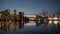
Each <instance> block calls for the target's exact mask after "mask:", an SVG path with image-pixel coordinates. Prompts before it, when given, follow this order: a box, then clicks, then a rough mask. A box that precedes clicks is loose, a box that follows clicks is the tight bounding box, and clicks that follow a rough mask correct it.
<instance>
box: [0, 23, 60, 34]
mask: <svg viewBox="0 0 60 34" xmlns="http://www.w3.org/2000/svg"><path fill="white" fill-rule="evenodd" d="M28 24H29V25H28ZM31 24H32V25H31ZM8 27H9V28H7V29H8V31H5V30H4V28H3V29H0V34H57V33H59V32H60V26H57V27H56V26H53V25H52V24H51V25H49V24H47V26H46V25H44V24H42V25H39V26H36V23H26V24H24V27H22V28H19V23H18V22H17V23H14V22H12V23H10V26H8Z"/></svg>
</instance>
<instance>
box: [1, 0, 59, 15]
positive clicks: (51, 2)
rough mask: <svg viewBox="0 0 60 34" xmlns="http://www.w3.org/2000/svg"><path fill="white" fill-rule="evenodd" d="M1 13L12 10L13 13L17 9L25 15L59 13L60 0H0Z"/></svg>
mask: <svg viewBox="0 0 60 34" xmlns="http://www.w3.org/2000/svg"><path fill="white" fill-rule="evenodd" d="M0 7H1V8H0V11H2V10H6V9H10V11H11V13H13V10H14V9H16V10H17V12H19V11H22V12H24V13H25V14H37V13H40V12H45V11H48V12H50V13H56V12H59V11H60V10H59V0H0Z"/></svg>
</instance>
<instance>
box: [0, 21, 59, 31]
mask: <svg viewBox="0 0 60 34" xmlns="http://www.w3.org/2000/svg"><path fill="white" fill-rule="evenodd" d="M30 26H31V28H33V27H35V26H36V22H34V21H29V23H20V21H16V22H15V21H5V22H4V21H1V22H0V30H3V31H6V32H8V31H13V32H14V31H19V30H20V29H24V28H26V27H27V28H30ZM38 26H40V27H45V28H47V29H50V28H53V27H58V26H59V27H60V23H58V24H54V22H53V21H49V22H48V24H40V25H38ZM36 27H37V26H36Z"/></svg>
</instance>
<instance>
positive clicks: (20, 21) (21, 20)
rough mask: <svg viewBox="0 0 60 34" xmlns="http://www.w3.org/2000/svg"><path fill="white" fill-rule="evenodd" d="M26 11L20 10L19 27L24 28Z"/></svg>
mask: <svg viewBox="0 0 60 34" xmlns="http://www.w3.org/2000/svg"><path fill="white" fill-rule="evenodd" d="M23 19H24V12H19V28H23V27H24V22H23Z"/></svg>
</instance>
